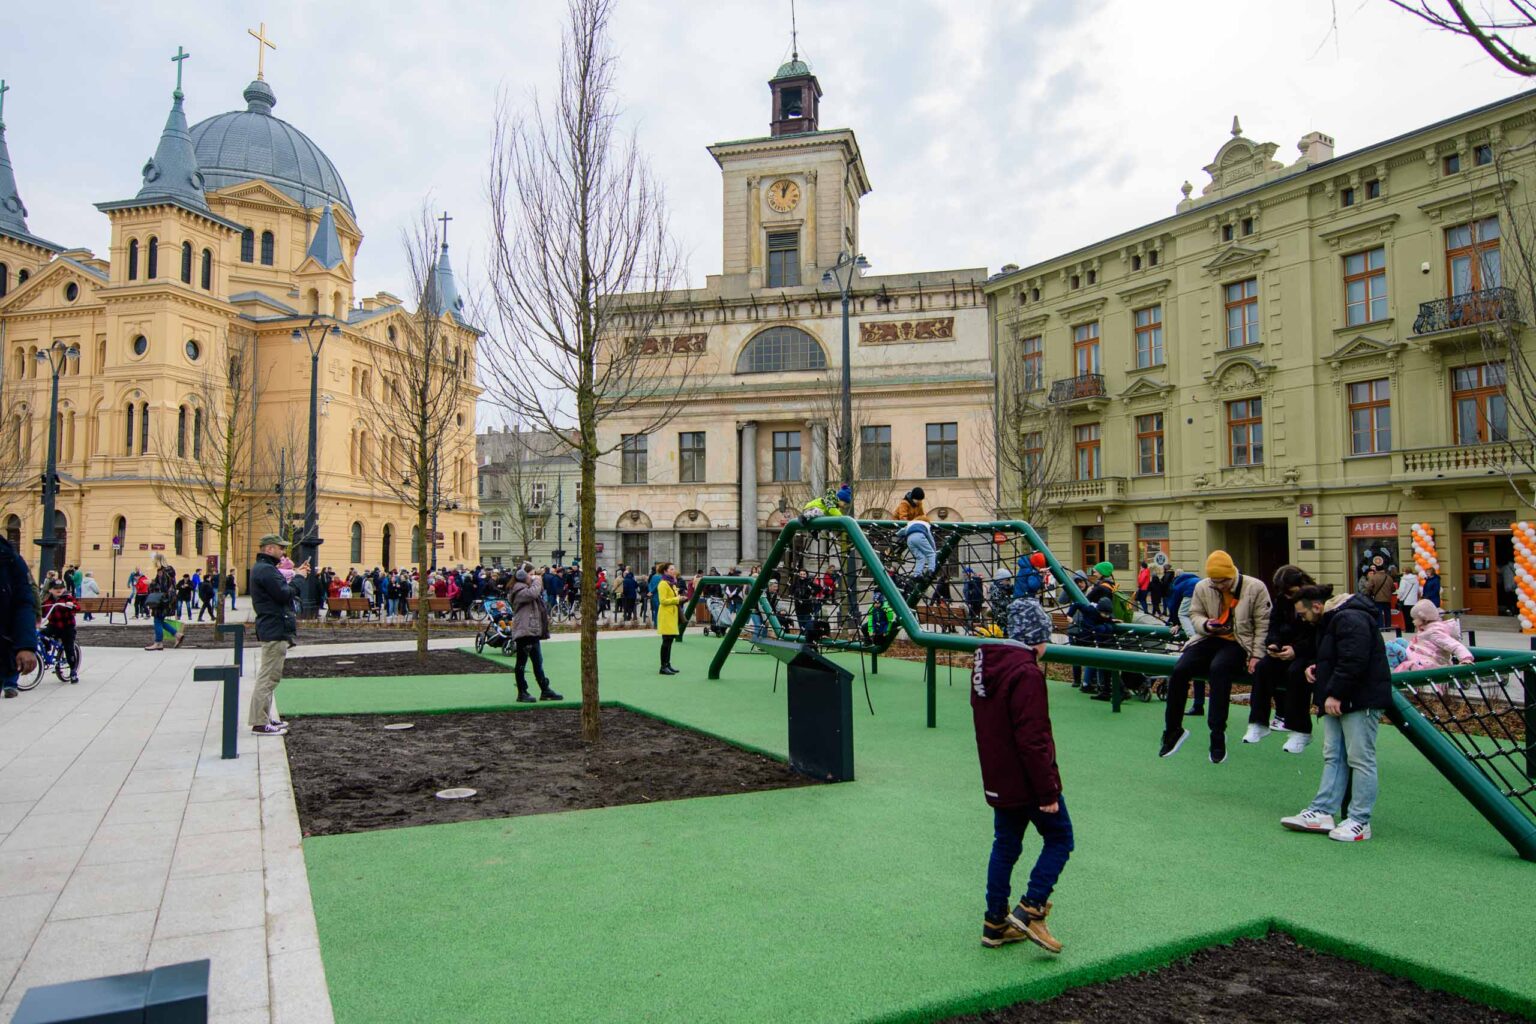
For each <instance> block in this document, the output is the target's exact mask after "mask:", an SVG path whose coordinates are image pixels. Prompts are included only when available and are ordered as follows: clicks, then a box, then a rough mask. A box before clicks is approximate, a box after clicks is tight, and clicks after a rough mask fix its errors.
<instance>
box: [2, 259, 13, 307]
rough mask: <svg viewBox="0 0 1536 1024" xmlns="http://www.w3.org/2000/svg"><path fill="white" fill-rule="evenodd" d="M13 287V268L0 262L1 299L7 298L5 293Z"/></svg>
mask: <svg viewBox="0 0 1536 1024" xmlns="http://www.w3.org/2000/svg"><path fill="white" fill-rule="evenodd" d="M10 288H11V268H10V267H8V266H6V265H5V264H4V263H0V299H3V298H5V293H6V292H8V291H10Z"/></svg>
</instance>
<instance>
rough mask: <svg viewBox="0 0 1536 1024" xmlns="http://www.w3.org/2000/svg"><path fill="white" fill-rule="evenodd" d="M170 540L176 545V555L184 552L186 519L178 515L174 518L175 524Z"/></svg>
mask: <svg viewBox="0 0 1536 1024" xmlns="http://www.w3.org/2000/svg"><path fill="white" fill-rule="evenodd" d="M171 537H172V541H173V543H174V544H175V546H176V553H177V554H178V555H184V554H186V546H187V521H186V520H185V519H182V518H181V517H180V516H178V517H177V518H176V525H175V527H174V528H173V529H172V531H171Z"/></svg>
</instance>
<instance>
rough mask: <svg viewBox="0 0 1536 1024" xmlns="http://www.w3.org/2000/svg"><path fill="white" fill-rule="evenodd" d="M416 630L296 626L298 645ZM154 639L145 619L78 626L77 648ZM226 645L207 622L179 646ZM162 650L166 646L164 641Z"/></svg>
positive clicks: (249, 633)
mask: <svg viewBox="0 0 1536 1024" xmlns="http://www.w3.org/2000/svg"><path fill="white" fill-rule="evenodd" d="M477 632H479V627H478V626H476V625H475V624H474V623H470V622H445V623H435V622H434V623H432V628H431V637H432V639H433V640H443V639H447V638H449V637H453V638H462V639H464V640H466V641H470V642H473V641H474V639H475V634H476V633H477ZM415 638H416V630H415V628H414V627H410V626H406V627H398V626H371V625H363V624H361V623H359V624H357V625H353V626H346V625H338V626H300V627H299V643H301V644H355V643H378V642H381V641H385V640H414V639H415ZM154 639H155V631H154V627H153V626H151V625H150V623H149V620H147V619H145V620H141V621H134V622H132V623H131V624H130V625H127V626H116V625H113V626H105V625H104V626H98V625H95V624H94V623H92V624H89V625H86V624H82V625H81V627H80V646H81V647H143V646H144V645H145V644H148V643H150V642H151V641H153V640H154ZM255 644H256V624H255V623H252V622H247V623H246V624H245V645H246V647H247V648H249V647H252V646H254V645H255ZM229 645H230V639H229V638H228V637H225V636H221V635H220V634H218V633H215V632H214V630H213V624H212V623H210V622H194V623H192V624H191V625H190V626H189V627H188V628H187V639H186V641H185V642H184V643H183V644H182V645H181V646H182V648H183V649H187V648H196V649H209V648H218V647H223V648H227V647H229ZM166 647H167V648H169V647H170V642H169V640H167V642H166Z"/></svg>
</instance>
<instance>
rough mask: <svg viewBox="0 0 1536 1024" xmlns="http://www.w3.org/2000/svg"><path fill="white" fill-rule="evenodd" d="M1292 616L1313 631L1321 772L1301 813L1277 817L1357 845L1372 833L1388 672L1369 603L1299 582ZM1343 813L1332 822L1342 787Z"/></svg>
mask: <svg viewBox="0 0 1536 1024" xmlns="http://www.w3.org/2000/svg"><path fill="white" fill-rule="evenodd" d="M1296 614H1297V615H1298V616H1299V617H1301V618H1302V619H1304V620H1305V621H1307V622H1309V623H1311V624H1313V625H1315V626H1316V627H1317V629H1318V640H1317V662H1316V664H1314V665H1312V666H1310V667H1309V668H1308V669H1307V679H1308V680H1309V681H1311V682H1312V684H1313V685H1314V686H1315V687H1316V689H1315V691H1314V699H1315V700H1316V701H1317V703H1318V705H1319V706H1320V707H1321V709H1322V712H1323V716H1324V717H1323V723H1322V731H1323V778H1322V781H1321V783H1320V784H1319V785H1318V788H1317V795H1316V796H1315V797H1313V798H1312V802H1311V803H1310V804H1308V805H1307V807H1306V809H1305V810H1303V811H1302V812H1301V813H1300V814H1295V815H1291V816H1290V817H1287V818H1281V819H1280V824H1281V825H1283V826H1285V827H1286V828H1288V829H1290V830H1291V831H1293V832H1326V833H1327V835H1328V838H1329V839H1336V840H1338V841H1339V842H1344V843H1356V842H1361V841H1363V840H1366V839H1369V838H1371V811H1372V809H1373V808H1374V806H1375V804H1376V792H1377V779H1376V731H1377V728H1378V727H1379V725H1380V722H1381V712H1382V711H1383V710H1384V709H1386V708H1388V707H1390V706H1391V704H1392V674H1391V671H1390V669H1389V668H1388V666H1387V651H1386V647H1385V646H1384V645H1383V643H1382V640H1381V633H1380V631H1379V628H1378V624H1379V623H1380V621H1381V620H1380V618H1379V616H1378V613H1377V609H1376V606H1375V604H1374V603H1373V602H1372V601H1371V600H1370V599H1369V598H1368V597H1366V596H1365V595H1364V594H1349V595H1341V596H1340V597H1338V598H1334V597H1333V588H1332V587H1325V586H1316V585H1314V586H1309V587H1302V588H1301V592H1300V594H1299V595H1298V596H1297V599H1296ZM1347 787H1348V788H1351V789H1352V795H1351V797H1350V801H1349V817H1347V818H1345V819H1344V820H1343V821H1341V822H1339V823H1337V824H1335V823H1334V816H1335V815H1336V814H1338V813H1339V811H1340V810H1341V809H1342V808H1341V807H1340V804H1341V803H1342V802H1343V800H1344V792H1345V789H1346V788H1347Z"/></svg>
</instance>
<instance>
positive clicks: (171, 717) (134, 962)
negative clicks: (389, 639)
mask: <svg viewBox="0 0 1536 1024" xmlns="http://www.w3.org/2000/svg"><path fill="white" fill-rule="evenodd" d="M227 657H228V655H227V654H223V653H221V652H216V651H175V652H172V651H166V652H162V653H158V654H155V653H147V652H144V651H141V650H113V649H107V648H90V649H88V650H87V651H86V654H85V668H84V672H83V676H84V679H83V681H82V682H81V683H80V684H79V685H77V686H66V685H63V684H61V683H59V682H58V681H57V680H56V679H54V678H53V677H52V676H51V675H50V676H48V677H46V678H45V679H44V681H43V682H42V683H41V684H40V685H39V686H38V687H37V689H35V690H33V691H31V692H30V693H23V694H22V695H21V696H19V697H18V698H16V699H14V700H6V701H0V922H3V925H0V991H3V992H4V996H3V997H0V1020H9V1019H10V1017H11V1015H12V1013H14V1011H15V1009H16V1005H17V1004H18V1003H19V1002H20V1001H21V997H22V994H23V993H24V992H25V991H26V990H27V989H28V988H30V987H31V986H34V985H41V984H48V983H52V982H59V981H69V980H73V979H77V978H90V977H96V976H99V975H103V974H115V973H122V972H126V971H136V970H142V969H144V968H146V967H153V966H157V965H160V964H168V963H176V962H180V961H184V960H195V959H200V958H202V957H208V958H210V959H211V960H212V961H213V968H212V993H211V999H210V1006H211V1009H212V1011H213V1012H212V1014H211V1016H210V1020H212V1021H215V1022H219V1024H237V1022H238V1024H256V1022H263V1024H266V1022H281V1024H300V1022H329V1021H330V1020H331V1019H332V1018H331V1008H330V998H329V995H328V994H327V990H326V984H325V971H324V968H323V966H322V965H321V961H320V949H319V940H318V937H317V935H316V932H315V918H314V911H313V909H312V907H311V905H310V897H309V882H308V877H307V875H306V874H305V869H304V854H303V850H302V848H301V847H300V836H299V825H298V818H297V816H296V814H295V812H294V804H293V793H292V789H291V787H290V784H289V779H288V761H287V757H286V756H285V753H284V750H283V741H282V740H281V739H277V738H266V737H260V738H258V737H255V736H252V735H251V734H250V733H249V732H245V731H243V730H242V732H241V735H240V747H239V749H240V757H239V758H238V759H236V760H231V761H224V760H221V759H220V757H219V742H220V731H219V729H220V727H219V709H220V701H219V699H218V693H217V691H218V690H219V689H220V687H219V685H218V684H216V683H194V682H193V681H192V669H193V666H194V665H197V664H221V663H227V662H225V661H223V659H225V658H227ZM253 671H254V665H251V666H249V667H248V669H247V672H246V679H245V683H246V685H247V687H248V686H249V685H250V682H251V677H252V673H253ZM242 724H243V715H242Z"/></svg>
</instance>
